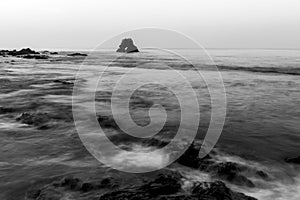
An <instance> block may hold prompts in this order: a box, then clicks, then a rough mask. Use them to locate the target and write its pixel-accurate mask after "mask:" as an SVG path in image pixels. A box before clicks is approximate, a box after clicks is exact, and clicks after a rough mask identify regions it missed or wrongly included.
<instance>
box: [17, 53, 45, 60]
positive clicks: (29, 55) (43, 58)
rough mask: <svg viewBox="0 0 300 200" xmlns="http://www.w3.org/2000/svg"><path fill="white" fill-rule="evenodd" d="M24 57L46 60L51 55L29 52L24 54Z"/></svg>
mask: <svg viewBox="0 0 300 200" xmlns="http://www.w3.org/2000/svg"><path fill="white" fill-rule="evenodd" d="M22 58H26V59H37V60H45V59H48V58H49V57H48V56H47V55H40V54H39V55H32V54H28V55H25V56H23V57H22Z"/></svg>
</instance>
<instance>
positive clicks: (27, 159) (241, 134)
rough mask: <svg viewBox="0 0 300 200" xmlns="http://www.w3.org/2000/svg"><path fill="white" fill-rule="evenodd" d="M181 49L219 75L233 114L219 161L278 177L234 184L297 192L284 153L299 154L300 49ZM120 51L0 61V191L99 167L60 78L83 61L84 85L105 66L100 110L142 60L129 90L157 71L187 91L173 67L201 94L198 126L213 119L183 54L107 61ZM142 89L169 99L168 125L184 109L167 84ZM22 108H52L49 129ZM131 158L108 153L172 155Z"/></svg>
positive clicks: (142, 119) (15, 193) (119, 159)
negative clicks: (24, 120) (33, 122)
mask: <svg viewBox="0 0 300 200" xmlns="http://www.w3.org/2000/svg"><path fill="white" fill-rule="evenodd" d="M176 52H177V53H179V54H180V55H181V56H182V57H184V58H185V59H187V60H189V61H191V62H192V63H193V64H195V65H197V66H200V70H201V73H203V74H204V75H205V77H207V78H208V79H211V80H214V79H215V78H216V77H217V73H220V74H221V76H222V79H223V82H224V87H225V90H226V98H227V112H226V120H225V125H224V128H223V131H222V135H221V137H220V139H219V141H218V143H217V146H216V150H217V151H218V152H219V154H218V156H219V157H218V158H219V160H226V161H234V162H238V163H243V164H246V165H251V166H256V167H259V168H262V169H264V170H265V171H267V172H268V173H269V174H271V176H272V177H273V178H272V180H269V181H261V180H254V179H253V181H254V182H255V181H257V182H256V183H257V184H256V185H257V187H256V188H253V189H249V188H243V187H238V186H234V185H232V186H231V187H233V188H235V189H236V190H239V191H241V192H244V193H246V194H249V195H251V196H254V197H256V198H258V199H299V197H300V193H299V191H300V176H299V172H300V168H299V166H296V165H293V164H288V163H285V161H284V159H285V158H287V157H296V156H299V152H300V151H299V150H300V145H299V144H300V124H299V118H300V79H299V75H300V50H265V49H208V50H207V53H208V54H209V55H210V57H207V55H204V54H203V52H198V51H197V50H193V49H179V50H176ZM115 56H117V54H116V53H115V52H113V51H110V50H105V51H99V52H96V53H93V57H92V58H91V59H87V60H85V61H83V60H80V59H71V60H70V59H65V58H64V57H59V56H57V57H55V58H53V59H51V60H46V61H38V60H26V59H21V58H11V57H3V58H0V107H9V108H11V109H12V111H11V112H0V138H1V139H0V150H1V154H0V190H1V191H5V192H1V194H0V198H3V199H5V198H7V197H10V198H12V199H14V198H15V199H18V197H20V196H22V193H24V191H26V188H28V187H29V186H30V185H31V184H32V183H31V182H34V181H35V180H40V179H47V178H48V179H51V178H53V177H55V176H58V175H62V174H69V173H72V172H76V171H80V170H87V169H92V168H96V167H98V166H99V165H101V164H99V163H98V161H97V160H95V159H94V158H93V157H92V156H90V155H89V153H88V152H87V151H86V149H85V148H84V146H83V144H82V143H81V142H80V140H78V135H77V132H76V129H75V127H74V122H73V120H72V117H73V116H72V91H73V90H72V85H68V84H65V85H62V84H60V83H57V82H54V81H55V80H66V81H69V80H70V81H73V80H74V78H75V76H76V73H77V71H78V69H79V68H80V67H84V69H83V73H84V75H83V76H82V77H83V80H81V81H82V82H83V83H84V84H83V85H85V86H88V84H89V81H91V80H94V79H95V78H97V76H96V74H97V71H99V69H101V70H102V69H103V68H106V67H107V66H109V67H108V68H107V69H106V71H107V73H106V74H105V76H103V78H102V80H101V81H102V82H101V83H102V84H101V85H100V86H101V87H98V88H97V95H96V102H97V104H96V107H97V112H99V113H109V112H110V110H109V109H110V101H109V98H110V92H111V90H112V89H113V84H114V83H115V82H116V81H117V80H118V79H119V78H121V77H122V76H123V75H124V73H126V72H128V71H130V70H131V69H132V68H134V67H136V65H137V64H140V63H142V64H144V63H151V65H145V66H142V67H138V69H137V70H136V71H134V74H130V76H132V81H131V82H128V83H127V84H128V86H127V87H128V88H130V87H132V86H133V85H134V84H136V81H138V80H143V79H151V77H153V79H155V78H154V77H161V78H162V79H163V80H162V83H165V84H169V85H172V86H173V87H174V88H176V89H177V90H179V91H181V92H182V93H184V92H185V89H186V88H184V87H182V85H183V84H182V82H181V81H182V80H178V79H175V78H174V76H172V73H171V71H172V69H176V70H179V71H181V72H180V73H182V74H184V76H186V77H188V81H189V82H191V83H192V86H193V88H194V90H196V92H197V94H199V96H200V98H199V105H200V111H201V119H200V126H201V123H203V124H202V125H203V127H205V126H207V123H209V119H210V114H209V112H210V106H209V102H210V101H209V95H208V94H207V91H206V87H205V85H202V84H203V80H202V81H201V80H199V77H198V76H195V71H194V70H192V69H189V67H187V66H185V65H184V66H183V64H184V63H183V62H182V60H180V59H178V57H177V56H174V54H164V53H162V52H157V51H155V50H145V51H142V52H141V53H139V54H138V55H136V54H135V55H126V56H124V57H121V58H119V59H118V60H116V61H114V62H112V63H111V62H110V61H111V60H112V58H114V57H115ZM12 60H14V61H13V62H12ZM137 60H138V62H137ZM82 62H83V63H84V65H82ZM159 62H164V63H167V64H169V65H170V66H171V68H170V69H169V68H161V67H160V66H159V65H158V63H159ZM212 65H215V66H218V69H219V72H216V71H215V70H213V69H215V68H213V66H212ZM202 66H203V67H202ZM212 82H213V81H212ZM212 87H214V85H212ZM125 88H126V86H125ZM126 92H127V91H126V90H124V94H125V93H126ZM138 94H139V96H140V97H142V98H143V100H147V101H150V102H155V103H157V104H163V105H164V106H165V107H167V108H168V109H167V110H168V114H170V123H173V124H176V123H178V115H179V112H180V111H179V109H178V105H177V104H176V99H174V96H172V95H171V94H170V93H169V91H168V90H166V88H164V87H159V86H158V85H147V86H146V87H143V88H142V89H141V91H140V92H139V93H138ZM121 95H122V94H121ZM167 97H168V98H167ZM82 106H84V105H82ZM22 112H46V113H50V114H51V116H52V119H51V120H50V121H48V122H47V123H46V124H47V126H48V128H47V129H44V130H43V129H37V128H36V127H34V126H29V125H26V124H21V123H20V122H18V121H16V120H15V119H16V117H17V116H19V115H20V113H22ZM145 113H146V110H145V108H143V107H142V108H141V107H140V106H139V105H136V106H133V111H132V115H133V119H135V121H136V122H137V123H141V124H143V123H148V120H149V119H148V116H147V114H145ZM187 121H188V120H187ZM86 128H87V130H88V127H86ZM200 129H201V127H200ZM201 130H202V131H203V132H201V134H199V135H198V136H197V137H198V138H203V137H204V135H203V134H205V128H202V129H201ZM106 131H107V132H108V133H109V134H114V132H115V130H112V129H108V130H106ZM140 148H142V147H139V146H137V147H136V150H137V151H141V150H147V149H140ZM132 156H133V154H131V153H130V152H129V153H127V154H120V155H118V154H117V155H114V156H113V157H112V158H111V160H112V161H113V162H116V163H119V164H120V165H122V163H127V164H128V161H129V160H130V161H131V162H129V164H130V165H132V167H134V165H140V164H141V163H143V165H146V166H147V165H154V166H159V165H162V164H163V163H164V162H165V159H168V156H167V155H157V154H149V155H148V157H147V158H144V157H140V156H138V155H137V156H135V157H132ZM125 161H126V162H125ZM137 167H140V166H137ZM190 173H191V176H194V177H196V176H199V179H200V178H202V179H205V177H206V175H203V174H200V173H197V172H195V171H193V170H191V171H190Z"/></svg>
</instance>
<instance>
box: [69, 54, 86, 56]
mask: <svg viewBox="0 0 300 200" xmlns="http://www.w3.org/2000/svg"><path fill="white" fill-rule="evenodd" d="M68 56H87V54H84V53H71V54H68Z"/></svg>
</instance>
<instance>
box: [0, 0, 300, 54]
mask: <svg viewBox="0 0 300 200" xmlns="http://www.w3.org/2000/svg"><path fill="white" fill-rule="evenodd" d="M299 24H300V1H299V0H194V1H192V0H148V1H146V0H105V1H104V0H103V1H101V0H0V26H1V29H0V48H21V47H32V48H36V49H43V48H45V49H89V48H93V47H95V46H97V45H98V44H100V43H102V42H103V41H104V40H106V39H108V38H110V37H112V36H115V35H117V34H119V33H122V32H124V31H129V30H132V29H137V28H144V27H157V28H167V29H172V30H176V31H179V32H181V33H184V34H186V35H188V36H190V37H192V38H194V39H195V40H196V41H198V42H199V43H200V44H202V45H203V46H204V47H206V48H300V25H299Z"/></svg>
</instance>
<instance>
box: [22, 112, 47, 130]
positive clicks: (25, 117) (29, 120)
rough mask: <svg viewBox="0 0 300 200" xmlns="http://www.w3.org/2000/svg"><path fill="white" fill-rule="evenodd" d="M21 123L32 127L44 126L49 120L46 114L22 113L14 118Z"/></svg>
mask: <svg viewBox="0 0 300 200" xmlns="http://www.w3.org/2000/svg"><path fill="white" fill-rule="evenodd" d="M16 120H17V121H20V122H21V123H24V124H28V125H33V126H41V127H42V126H44V125H45V123H47V122H48V121H49V120H50V119H49V116H48V114H47V113H27V112H25V113H22V114H21V115H20V116H18V117H17V118H16Z"/></svg>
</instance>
